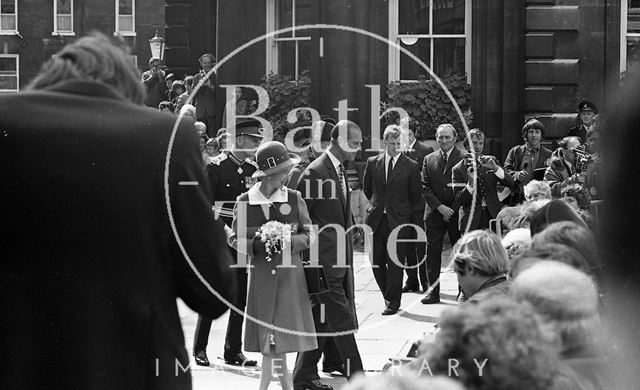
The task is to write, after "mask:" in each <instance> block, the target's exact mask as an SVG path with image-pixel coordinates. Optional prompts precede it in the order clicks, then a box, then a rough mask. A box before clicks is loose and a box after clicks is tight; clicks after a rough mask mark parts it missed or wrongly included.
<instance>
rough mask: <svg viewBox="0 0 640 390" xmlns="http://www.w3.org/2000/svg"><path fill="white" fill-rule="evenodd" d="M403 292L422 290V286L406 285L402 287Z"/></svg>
mask: <svg viewBox="0 0 640 390" xmlns="http://www.w3.org/2000/svg"><path fill="white" fill-rule="evenodd" d="M402 292H403V293H406V292H420V287H418V286H410V285H408V284H407V285H406V286H404V287H402Z"/></svg>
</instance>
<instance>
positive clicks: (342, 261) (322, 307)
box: [293, 120, 363, 390]
mask: <svg viewBox="0 0 640 390" xmlns="http://www.w3.org/2000/svg"><path fill="white" fill-rule="evenodd" d="M361 145H362V130H361V129H360V127H359V126H358V125H357V124H355V123H354V122H351V121H347V120H342V121H339V122H338V123H337V124H336V125H335V126H334V127H333V129H332V130H331V143H330V145H329V148H328V149H327V150H326V151H325V152H324V153H323V154H322V155H320V157H318V158H317V159H315V160H314V161H313V162H312V163H311V164H309V166H308V167H307V169H306V170H305V171H304V173H303V175H302V176H301V177H300V181H299V182H298V191H300V192H301V193H302V196H303V198H304V199H305V202H306V204H307V208H308V209H309V216H310V217H311V221H312V222H313V224H314V225H316V226H317V227H318V228H319V229H320V231H319V232H318V238H317V240H316V244H315V245H317V246H318V252H317V253H318V254H319V259H318V260H319V263H320V265H321V266H322V267H323V268H324V272H325V274H326V276H327V281H328V284H329V291H328V292H326V293H323V294H320V295H317V296H314V300H313V306H312V310H313V318H314V322H315V326H316V332H318V349H315V350H313V351H307V352H301V353H299V354H298V358H297V360H296V366H295V369H294V371H293V386H294V389H295V390H304V389H311V390H329V389H331V388H332V387H331V386H329V385H326V384H323V383H322V382H320V380H319V379H320V377H319V376H318V368H317V364H318V361H319V360H320V356H321V355H322V351H323V350H324V343H325V342H326V340H327V337H333V339H334V341H335V344H336V346H337V347H338V352H339V354H340V357H341V358H342V362H343V364H344V367H345V368H346V374H347V377H351V376H352V375H354V374H355V373H357V372H362V370H363V368H362V359H361V358H360V352H358V346H357V344H356V340H355V337H354V335H353V332H355V330H357V328H358V319H357V316H356V308H355V301H354V292H355V289H354V280H353V245H352V242H351V234H344V233H342V234H340V232H338V231H336V229H335V228H334V227H332V226H327V225H330V224H332V225H336V226H340V227H343V228H344V229H345V230H347V229H349V227H351V226H352V224H353V220H352V217H351V211H350V207H349V190H348V188H349V187H348V185H347V178H346V170H345V168H344V165H343V164H344V162H345V161H353V160H354V158H355V156H356V153H357V152H358V151H359V150H360V148H361ZM313 252H314V250H313V247H312V250H311V253H313ZM314 260H315V259H313V258H311V261H312V262H313V261H314ZM336 332H346V333H347V334H343V335H340V336H330V335H331V334H333V333H336ZM327 333H328V334H330V335H327V336H325V335H326V334H327Z"/></svg>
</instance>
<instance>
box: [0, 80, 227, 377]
mask: <svg viewBox="0 0 640 390" xmlns="http://www.w3.org/2000/svg"><path fill="white" fill-rule="evenodd" d="M175 120H176V119H175V116H171V115H169V114H165V113H161V112H159V111H157V110H152V109H149V108H146V107H143V106H136V105H133V104H132V103H130V102H128V101H125V100H124V99H123V98H122V97H121V95H120V94H119V92H117V91H116V90H115V89H113V88H111V87H109V86H106V85H104V84H98V83H93V82H80V81H69V82H64V83H60V84H57V85H56V86H54V87H52V88H50V89H47V90H40V91H29V92H21V93H20V94H18V95H12V96H2V97H0V133H2V134H5V135H6V136H4V137H1V138H0V162H1V164H2V166H4V167H7V169H4V170H2V171H1V172H0V194H2V195H1V199H2V201H1V202H0V215H2V223H0V245H1V247H2V261H0V315H1V316H2V317H3V318H5V320H3V321H0V334H1V335H2V340H3V341H2V354H0V388H2V389H29V388H57V389H63V388H100V389H147V388H148V389H151V388H153V389H157V388H171V389H175V388H178V389H190V388H191V377H190V373H187V374H181V373H182V371H180V373H179V375H178V376H176V375H175V370H176V369H175V367H176V362H179V363H180V364H181V365H182V366H183V367H187V366H188V364H189V357H188V355H187V352H186V350H185V340H184V336H183V334H182V325H181V323H180V317H179V316H178V310H177V307H176V298H177V297H180V298H181V299H182V300H183V301H184V302H185V303H186V304H187V305H189V306H190V307H191V308H192V309H193V310H195V311H198V312H200V313H202V314H204V315H206V316H210V317H212V318H216V317H218V316H220V315H221V314H222V313H224V312H225V311H226V310H227V307H226V305H224V304H223V303H221V302H220V301H219V300H218V299H217V298H216V296H214V295H213V294H212V293H211V292H210V291H209V290H208V288H206V287H205V286H204V285H203V283H202V282H201V280H200V278H199V277H200V276H201V277H202V278H203V280H204V281H206V282H207V283H209V284H210V285H211V286H212V287H213V288H214V289H216V290H217V292H218V293H220V294H222V296H224V297H225V298H227V299H229V298H232V295H233V291H234V289H235V285H234V278H233V277H231V272H230V269H229V265H230V264H231V261H232V259H231V258H230V257H229V255H228V254H226V251H219V248H220V247H223V246H224V245H226V244H225V235H224V232H223V229H222V225H221V224H220V223H219V222H217V221H215V220H214V218H213V212H212V211H211V205H210V204H209V201H208V199H207V196H206V195H205V191H204V188H203V187H206V183H205V181H204V176H203V169H202V160H201V157H200V153H199V146H198V142H199V141H198V138H197V136H196V134H195V132H194V131H193V125H192V124H189V122H188V121H184V122H182V123H181V124H180V125H179V126H178V127H177V129H176V132H175V138H173V139H172V128H173V126H174V124H175ZM171 141H173V144H171ZM170 147H171V149H169V148H170ZM168 150H171V154H170V156H169V157H170V159H169V160H168V159H167V151H168ZM166 164H168V165H166ZM165 172H166V173H167V175H168V176H167V178H165ZM180 181H184V182H198V183H199V185H197V186H196V185H187V186H184V185H179V184H178V183H179V182H180ZM165 188H166V191H167V193H166V194H165ZM183 252H184V253H186V255H188V259H189V261H191V262H193V265H194V266H195V267H196V268H197V270H198V272H199V273H200V275H198V276H196V274H195V273H194V271H193V270H192V269H191V267H190V266H189V263H188V262H187V260H185V255H183ZM156 359H157V360H156ZM156 362H157V367H156Z"/></svg>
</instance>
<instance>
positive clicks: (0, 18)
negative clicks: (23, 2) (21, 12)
mask: <svg viewBox="0 0 640 390" xmlns="http://www.w3.org/2000/svg"><path fill="white" fill-rule="evenodd" d="M16 31H18V0H0V33H10V34H14V33H15V32H16Z"/></svg>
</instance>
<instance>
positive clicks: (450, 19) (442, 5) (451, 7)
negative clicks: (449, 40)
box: [433, 0, 465, 34]
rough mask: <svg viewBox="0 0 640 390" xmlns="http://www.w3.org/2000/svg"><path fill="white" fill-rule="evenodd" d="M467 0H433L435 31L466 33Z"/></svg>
mask: <svg viewBox="0 0 640 390" xmlns="http://www.w3.org/2000/svg"><path fill="white" fill-rule="evenodd" d="M464 2H465V0H434V1H433V33H434V34H464V12H465V11H464Z"/></svg>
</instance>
